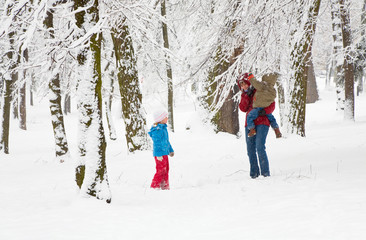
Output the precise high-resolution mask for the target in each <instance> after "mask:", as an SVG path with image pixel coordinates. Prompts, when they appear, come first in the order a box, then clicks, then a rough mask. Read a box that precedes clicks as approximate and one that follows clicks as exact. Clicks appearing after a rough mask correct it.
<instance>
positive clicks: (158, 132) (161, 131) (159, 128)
mask: <svg viewBox="0 0 366 240" xmlns="http://www.w3.org/2000/svg"><path fill="white" fill-rule="evenodd" d="M149 135H150V137H151V138H152V140H153V143H154V144H153V145H154V150H153V154H154V157H161V156H164V155H169V153H171V152H174V150H173V148H172V146H171V145H170V142H169V136H168V130H167V125H166V124H161V123H159V124H158V125H153V126H152V127H151V129H150V132H149Z"/></svg>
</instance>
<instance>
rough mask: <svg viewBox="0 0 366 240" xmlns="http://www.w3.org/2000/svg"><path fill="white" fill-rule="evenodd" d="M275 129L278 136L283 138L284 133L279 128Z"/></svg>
mask: <svg viewBox="0 0 366 240" xmlns="http://www.w3.org/2000/svg"><path fill="white" fill-rule="evenodd" d="M274 131H275V134H276V138H281V137H282V133H281V132H280V129H279V128H275V129H274Z"/></svg>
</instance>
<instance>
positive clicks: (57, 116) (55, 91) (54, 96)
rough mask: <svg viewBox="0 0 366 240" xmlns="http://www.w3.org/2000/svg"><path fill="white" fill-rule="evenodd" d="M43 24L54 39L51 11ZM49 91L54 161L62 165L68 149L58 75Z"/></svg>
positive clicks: (52, 68)
mask: <svg viewBox="0 0 366 240" xmlns="http://www.w3.org/2000/svg"><path fill="white" fill-rule="evenodd" d="M44 24H45V26H46V27H47V29H48V33H49V36H50V37H51V38H54V32H53V10H52V9H50V10H49V11H47V16H46V18H45V20H44ZM54 59H56V56H55V55H54V56H52V57H51V58H50V61H52V65H51V68H50V72H55V69H54V68H55V62H54ZM49 90H50V92H49V102H50V111H51V121H52V127H53V134H54V138H55V152H56V159H57V160H58V161H60V162H61V163H62V162H64V161H65V160H67V158H68V152H69V147H68V143H67V138H66V130H65V124H64V116H63V113H62V106H61V88H60V74H59V73H56V74H55V75H53V76H52V77H51V79H50V82H49Z"/></svg>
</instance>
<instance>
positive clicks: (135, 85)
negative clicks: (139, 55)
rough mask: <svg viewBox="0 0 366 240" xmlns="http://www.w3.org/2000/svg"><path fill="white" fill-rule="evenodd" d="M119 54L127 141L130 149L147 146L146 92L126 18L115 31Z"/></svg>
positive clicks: (114, 43)
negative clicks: (142, 91)
mask: <svg viewBox="0 0 366 240" xmlns="http://www.w3.org/2000/svg"><path fill="white" fill-rule="evenodd" d="M112 39H113V45H114V53H115V57H116V66H117V79H118V83H119V90H120V93H121V101H122V116H123V119H124V122H125V125H126V141H127V147H128V150H129V151H130V152H134V151H136V150H143V149H146V148H147V146H148V141H147V135H146V130H145V125H146V119H145V116H144V114H143V109H142V105H141V104H142V94H141V90H140V84H139V79H138V72H137V66H136V57H135V53H134V49H133V44H132V38H131V36H130V33H129V29H128V25H127V24H126V21H124V20H123V21H121V22H120V23H119V24H118V26H117V27H116V28H113V33H112Z"/></svg>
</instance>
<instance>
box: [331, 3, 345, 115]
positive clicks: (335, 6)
mask: <svg viewBox="0 0 366 240" xmlns="http://www.w3.org/2000/svg"><path fill="white" fill-rule="evenodd" d="M339 1H340V0H331V15H332V29H333V56H332V70H333V74H332V75H333V78H334V82H335V83H336V93H337V110H344V101H345V99H344V96H345V93H344V72H343V62H344V55H343V51H342V46H343V44H342V24H341V18H340V5H339Z"/></svg>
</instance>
